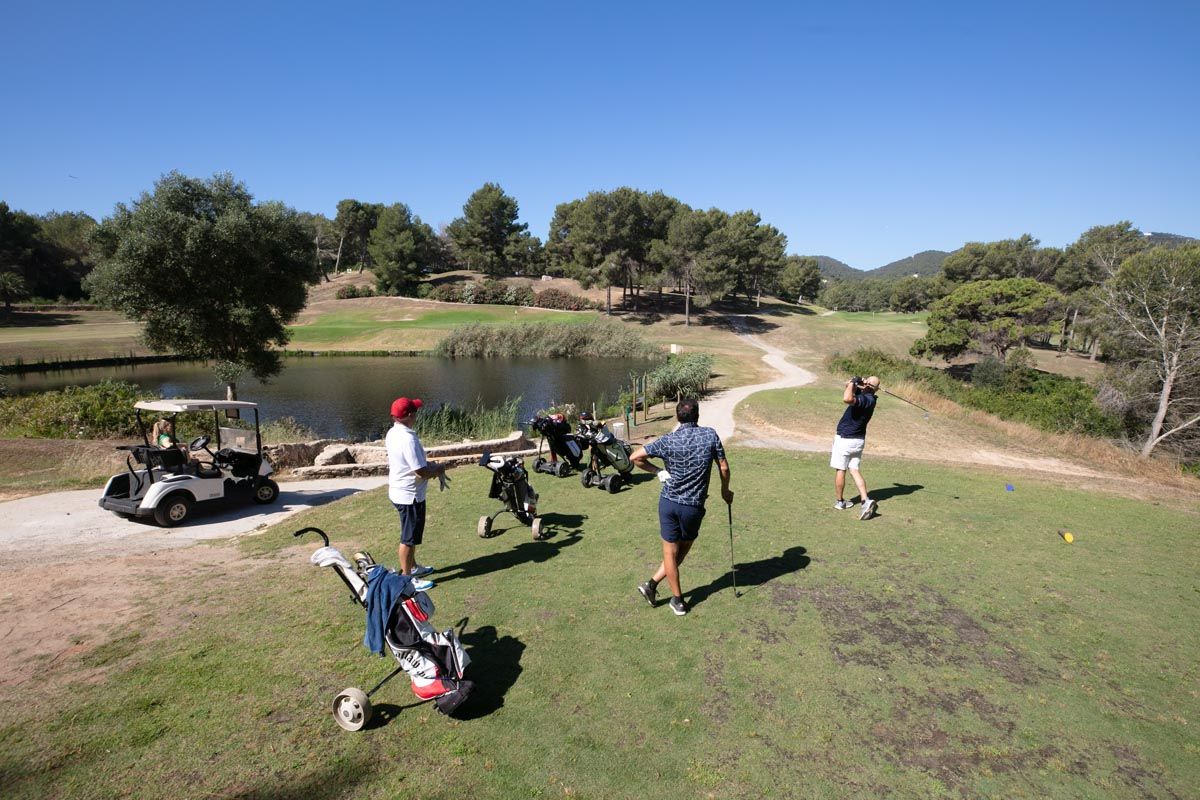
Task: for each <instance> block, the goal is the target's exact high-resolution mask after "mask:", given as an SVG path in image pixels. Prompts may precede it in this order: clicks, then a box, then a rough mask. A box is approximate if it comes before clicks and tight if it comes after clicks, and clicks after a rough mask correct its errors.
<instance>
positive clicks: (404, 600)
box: [293, 528, 474, 731]
mask: <svg viewBox="0 0 1200 800" xmlns="http://www.w3.org/2000/svg"><path fill="white" fill-rule="evenodd" d="M305 533H316V534H317V535H319V536H320V537H321V539H322V541H324V543H325V544H324V546H323V547H320V548H318V549H317V550H316V552H314V553H313V554H312V556H311V558H310V560H311V561H312V563H313V565H314V566H317V567H332V568H333V570H334V572H336V573H337V575H338V577H340V578H341V579H342V582H343V583H345V584H346V586H347V588H349V589H350V599H351V600H352V601H353V602H355V603H358V604H359V605H361V606H362V607H363V608H364V609H365V611H366V621H367V624H366V627H367V632H366V635H365V636H364V638H363V643H364V644H365V645H367V646H368V647H370V648H372V651H373V652H378V653H380V654H381V655H382V653H383V645H384V644H386V645H387V648H388V650H389V651H391V654H392V656H393V657H394V658H395V659H396V662H397V664H398V665H399V666H397V667H396V669H395V670H393V671H392V673H391V674H390V675H388V676H387V677H386V678H384V679H383V680H382V681H380V682H379V683H378V684H377V685H376V686H375V688H374V689H371V691H369V692H363V691H362V690H360V689H356V688H349V689H345V690H343V691H342V692H340V693H339V694H338V695H337V697H335V698H334V701H333V715H334V719H335V720H337V723H338V725H340V726H341V727H342V728H345V729H346V730H349V731H356V730H360V729H361V728H362V727H363V726H364V725H366V724H367V722H368V721H369V720H370V719H371V701H370V699H369V698H370V696H371V695H372V694H374V693H375V692H376V691H378V690H379V689H380V688H381V687H382V686H383V685H384V684H385V683H387V682H388V681H389V680H391V679H392V678H393V677H394V676H395V675H396V674H397V673H399V672H401V671H403V672H405V673H407V674H408V677H409V680H410V681H411V682H412V690H413V694H415V695H416V696H417V697H419V698H420V699H422V700H433V701H434V705H435V706H436V707H437V710H438V711H440V712H441V713H443V714H450V713H452V712H453V711H454V710H455V709H456V708H458V707H459V706H460V705H461V704H462V702H463V701H464V700H466V699H467V697H468V696H469V695H470V694H471V690H472V688H474V684H473V683H472V682H471V681H468V680H463V672H464V671H465V670H466V668H467V665H468V664H470V663H471V659H470V657H469V656H468V655H467V653H466V651H465V650H463V646H462V643H461V642H460V641H459V639H458V635H457V634H456V633H455V632H454V630H453V629H450V628H447V629H446V630H445V631H442V632H440V633H439V632H438V631H437V630H436V629H435V628H434V627H433V625H431V624H430V622H429V620H430V619H431V618H432V617H433V611H434V606H433V601H432V600H431V599H430V598H429V595H428V594H426V593H425V592H418V591H416V590H414V589H413V585H412V581H411V580H410V579H409V578H407V577H405V576H403V575H399V574H397V573H396V572H395V571H394V570H390V569H388V568H387V567H384V566H383V565H381V564H376V563H375V561H374V559H372V558H371V556H370V554H368V553H356V554H355V555H354V563H351V562H350V561H349V560H348V559H347V558H346V557H345V556H343V555H342V554H341V552H340V551H339V550H338V549H337V548H334V547H330V546H329V537H328V536H326V535H325V532H324V531H322V530H321V529H320V528H304V529H303V530H299V531H296V533H295V534H293V535H294V536H302V535H303V534H305ZM380 639H382V641H379V640H380ZM375 648H378V649H375Z"/></svg>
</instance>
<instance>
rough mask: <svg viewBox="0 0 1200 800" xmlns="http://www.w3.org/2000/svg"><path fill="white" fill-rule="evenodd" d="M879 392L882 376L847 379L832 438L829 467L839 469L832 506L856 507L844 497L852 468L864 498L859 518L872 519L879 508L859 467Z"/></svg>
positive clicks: (855, 481)
mask: <svg viewBox="0 0 1200 800" xmlns="http://www.w3.org/2000/svg"><path fill="white" fill-rule="evenodd" d="M878 391H879V378H878V377H876V376H874V375H872V376H871V377H869V378H867V379H866V380H865V381H864V380H863V379H862V378H858V377H854V378H851V379H850V380H848V381H846V389H845V391H843V392H842V401H843V402H844V403H845V404H846V410H845V411H844V412H842V418H841V419H840V420H838V424H837V435H836V436H834V437H833V454H832V456H831V457H830V459H829V466H831V467H833V468H834V469H835V470H837V473H836V474H835V476H834V479H833V487H834V489H835V490H836V491H837V502H836V503H834V504H833V507H834V508H836V509H837V510H838V511H845V510H846V509H847V508H853V506H854V504H853V503H851V502H850V501H849V500H846V499H845V496H844V495H845V491H846V470H847V469H849V470H850V474H851V475H852V476H853V477H854V484H855V485H856V486H858V495H859V497H860V498H861V499H862V512H861V513H860V515H859V519H870V518H871V515H872V514H874V513H875V507H876V503H875V501H874V500H872V499H871V498H870V497H869V496H868V495H867V482H866V481H865V480H863V476H862V472H860V471H859V469H858V467H859V464H861V463H862V454H863V447H865V446H866V443H867V423H868V422H870V421H871V415H872V414H874V413H875V393H876V392H878Z"/></svg>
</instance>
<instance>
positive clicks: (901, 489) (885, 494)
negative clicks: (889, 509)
mask: <svg viewBox="0 0 1200 800" xmlns="http://www.w3.org/2000/svg"><path fill="white" fill-rule="evenodd" d="M924 488H925V487H924V486H922V485H921V484H919V483H894V484H892V485H891V486H885V487H883V488H882V489H872V490H871V499H872V500H886V499H888V498H889V497H900V496H901V495H906V494H912V493H913V492H919V491H921V490H922V489H924Z"/></svg>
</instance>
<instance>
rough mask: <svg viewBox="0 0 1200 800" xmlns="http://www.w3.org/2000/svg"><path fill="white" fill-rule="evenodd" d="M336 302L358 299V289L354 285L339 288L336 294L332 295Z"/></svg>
mask: <svg viewBox="0 0 1200 800" xmlns="http://www.w3.org/2000/svg"><path fill="white" fill-rule="evenodd" d="M334 296H335V297H336V298H337V299H338V300H352V299H353V298H355V297H358V287H357V286H355V285H354V284H348V285H346V286H339V287H338V290H337V293H336V294H335V295H334Z"/></svg>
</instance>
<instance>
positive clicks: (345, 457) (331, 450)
mask: <svg viewBox="0 0 1200 800" xmlns="http://www.w3.org/2000/svg"><path fill="white" fill-rule="evenodd" d="M353 463H354V455H353V454H352V453H351V452H350V448H349V447H347V446H346V445H344V444H331V445H329V446H328V447H326V448H325V449H324V450H322V451H321V454H320V455H319V456H317V457H316V458H314V459H313V466H314V467H328V466H332V465H334V464H353Z"/></svg>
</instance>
